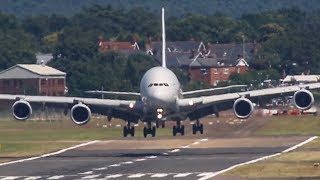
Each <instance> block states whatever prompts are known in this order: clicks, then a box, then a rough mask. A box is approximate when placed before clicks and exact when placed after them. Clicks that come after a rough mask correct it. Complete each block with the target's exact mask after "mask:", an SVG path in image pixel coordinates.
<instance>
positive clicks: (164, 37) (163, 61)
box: [162, 8, 167, 67]
mask: <svg viewBox="0 0 320 180" xmlns="http://www.w3.org/2000/svg"><path fill="white" fill-rule="evenodd" d="M162 67H167V64H166V32H165V24H164V8H162Z"/></svg>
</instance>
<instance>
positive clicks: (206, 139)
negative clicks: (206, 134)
mask: <svg viewBox="0 0 320 180" xmlns="http://www.w3.org/2000/svg"><path fill="white" fill-rule="evenodd" d="M208 140H209V139H208V138H205V139H201V140H200V142H204V141H208Z"/></svg>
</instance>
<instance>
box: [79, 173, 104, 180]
mask: <svg viewBox="0 0 320 180" xmlns="http://www.w3.org/2000/svg"><path fill="white" fill-rule="evenodd" d="M100 175H101V174H95V175H91V176H85V177H82V179H92V178H96V177H99V176H100Z"/></svg>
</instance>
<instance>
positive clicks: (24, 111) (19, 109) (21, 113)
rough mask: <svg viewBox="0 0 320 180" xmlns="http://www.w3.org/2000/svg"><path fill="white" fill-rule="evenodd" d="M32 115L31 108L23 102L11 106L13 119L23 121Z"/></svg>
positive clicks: (27, 103)
mask: <svg viewBox="0 0 320 180" xmlns="http://www.w3.org/2000/svg"><path fill="white" fill-rule="evenodd" d="M31 114H32V108H31V105H30V104H29V102H27V101H25V100H19V101H16V102H15V103H13V105H12V115H13V117H14V118H15V119H17V120H20V121H23V120H26V119H28V118H29V117H30V115H31Z"/></svg>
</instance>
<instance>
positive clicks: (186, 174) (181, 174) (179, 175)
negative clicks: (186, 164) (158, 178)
mask: <svg viewBox="0 0 320 180" xmlns="http://www.w3.org/2000/svg"><path fill="white" fill-rule="evenodd" d="M190 174H192V173H180V174H177V175H174V176H173V177H187V176H189V175H190Z"/></svg>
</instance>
